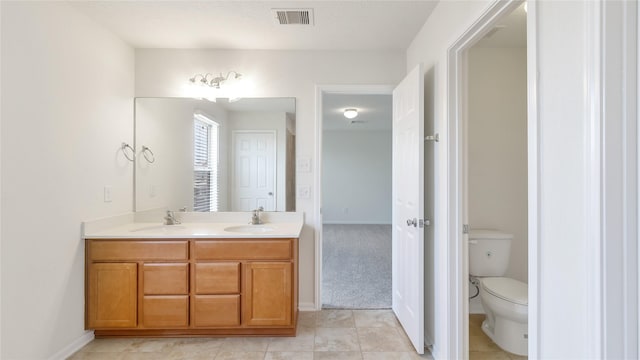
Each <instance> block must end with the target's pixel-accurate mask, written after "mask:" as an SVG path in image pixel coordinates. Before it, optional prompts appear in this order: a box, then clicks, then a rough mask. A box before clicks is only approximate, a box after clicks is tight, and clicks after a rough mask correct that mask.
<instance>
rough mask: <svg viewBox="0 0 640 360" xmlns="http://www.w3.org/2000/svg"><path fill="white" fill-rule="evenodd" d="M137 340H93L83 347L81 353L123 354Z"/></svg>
mask: <svg viewBox="0 0 640 360" xmlns="http://www.w3.org/2000/svg"><path fill="white" fill-rule="evenodd" d="M136 340H138V339H95V340H93V341H91V342H90V343H88V344H87V345H85V346H84V347H83V348H82V349H81V351H82V352H111V353H113V352H123V351H125V349H126V348H128V347H129V346H131V344H132V343H133V342H134V341H136Z"/></svg>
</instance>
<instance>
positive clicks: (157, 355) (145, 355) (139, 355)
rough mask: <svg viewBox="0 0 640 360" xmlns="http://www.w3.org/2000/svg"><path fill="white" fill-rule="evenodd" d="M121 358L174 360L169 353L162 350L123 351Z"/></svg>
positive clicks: (130, 359)
mask: <svg viewBox="0 0 640 360" xmlns="http://www.w3.org/2000/svg"><path fill="white" fill-rule="evenodd" d="M120 359H121V360H173V359H172V358H171V356H170V355H169V354H167V353H162V352H130V353H123V354H122V356H121V357H120Z"/></svg>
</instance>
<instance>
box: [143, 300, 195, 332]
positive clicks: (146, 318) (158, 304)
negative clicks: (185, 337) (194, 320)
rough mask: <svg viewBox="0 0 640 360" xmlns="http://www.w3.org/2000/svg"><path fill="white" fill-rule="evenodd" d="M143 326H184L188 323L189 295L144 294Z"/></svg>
mask: <svg viewBox="0 0 640 360" xmlns="http://www.w3.org/2000/svg"><path fill="white" fill-rule="evenodd" d="M142 307H143V314H142V324H143V325H144V327H157V328H162V327H186V326H188V325H189V296H188V295H178V296H145V297H144V299H143V302H142Z"/></svg>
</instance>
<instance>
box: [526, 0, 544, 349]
mask: <svg viewBox="0 0 640 360" xmlns="http://www.w3.org/2000/svg"><path fill="white" fill-rule="evenodd" d="M537 23H538V2H537V1H530V2H529V3H528V4H527V94H528V95H527V163H528V164H527V178H528V182H529V184H528V185H527V186H528V197H527V204H528V221H527V228H528V234H527V239H528V247H527V249H528V251H529V254H528V258H529V261H528V263H529V268H528V273H529V303H528V311H529V314H528V320H529V325H528V333H529V334H528V336H529V351H528V356H529V357H530V358H531V359H538V358H540V356H539V353H540V344H539V341H538V339H540V329H542V324H541V323H540V316H538V313H539V306H540V303H541V301H540V289H541V284H540V279H539V277H538V273H539V271H540V270H539V269H540V268H541V267H540V258H539V256H538V254H539V253H540V251H539V246H540V238H539V237H540V226H541V224H540V219H541V217H540V194H541V193H542V183H541V182H540V181H539V179H540V178H541V177H542V171H541V166H540V161H541V159H540V139H539V134H540V133H541V131H542V129H541V122H540V119H539V117H538V48H539V44H538V33H537Z"/></svg>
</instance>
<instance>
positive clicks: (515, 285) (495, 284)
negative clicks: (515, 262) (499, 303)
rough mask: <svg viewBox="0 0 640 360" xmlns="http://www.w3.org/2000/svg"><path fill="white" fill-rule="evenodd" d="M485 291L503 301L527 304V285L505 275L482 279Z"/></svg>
mask: <svg viewBox="0 0 640 360" xmlns="http://www.w3.org/2000/svg"><path fill="white" fill-rule="evenodd" d="M482 285H483V287H484V289H485V290H486V291H487V293H489V294H491V295H493V296H495V297H498V298H500V299H503V300H505V301H508V302H511V303H515V304H519V305H524V306H527V305H528V304H529V289H528V285H527V284H525V283H523V282H521V281H518V280H515V279H511V278H507V277H491V278H484V279H482Z"/></svg>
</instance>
